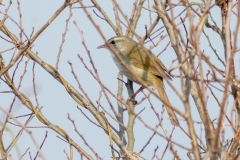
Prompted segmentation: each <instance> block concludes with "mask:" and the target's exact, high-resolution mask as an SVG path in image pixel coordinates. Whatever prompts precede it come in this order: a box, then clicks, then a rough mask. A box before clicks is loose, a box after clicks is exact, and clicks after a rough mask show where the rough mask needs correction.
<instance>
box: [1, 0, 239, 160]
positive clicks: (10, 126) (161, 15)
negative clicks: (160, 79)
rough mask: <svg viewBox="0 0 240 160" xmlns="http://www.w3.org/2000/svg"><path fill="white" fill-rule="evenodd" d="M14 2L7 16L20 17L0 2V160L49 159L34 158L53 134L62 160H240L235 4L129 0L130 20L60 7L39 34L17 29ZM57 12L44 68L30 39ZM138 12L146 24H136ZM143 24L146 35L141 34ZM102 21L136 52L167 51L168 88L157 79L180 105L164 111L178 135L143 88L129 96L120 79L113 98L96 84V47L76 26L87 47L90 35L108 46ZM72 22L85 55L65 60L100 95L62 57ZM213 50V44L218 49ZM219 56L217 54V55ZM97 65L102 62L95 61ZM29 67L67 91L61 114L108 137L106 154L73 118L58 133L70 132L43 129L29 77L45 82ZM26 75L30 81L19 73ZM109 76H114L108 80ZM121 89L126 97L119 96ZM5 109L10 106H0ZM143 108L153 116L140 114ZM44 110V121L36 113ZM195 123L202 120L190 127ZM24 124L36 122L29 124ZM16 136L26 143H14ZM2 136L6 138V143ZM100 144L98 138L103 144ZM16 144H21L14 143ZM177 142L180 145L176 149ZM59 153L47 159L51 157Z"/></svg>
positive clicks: (87, 8) (73, 5)
mask: <svg viewBox="0 0 240 160" xmlns="http://www.w3.org/2000/svg"><path fill="white" fill-rule="evenodd" d="M16 2H17V8H14V9H15V10H17V11H18V15H16V14H10V13H9V10H11V7H12V6H13V4H12V1H11V0H10V1H8V0H5V1H2V2H1V5H0V13H1V21H0V31H1V32H0V77H1V82H0V83H1V84H0V113H1V116H2V118H1V119H0V120H1V130H0V152H1V159H3V160H7V159H15V158H13V157H17V159H37V158H41V159H49V158H48V156H49V154H47V153H46V152H44V151H43V150H42V149H43V148H45V151H46V150H47V149H51V147H50V145H49V143H51V142H52V143H55V142H53V141H52V139H51V138H50V139H49V138H48V134H49V132H51V133H54V134H55V135H57V138H56V137H55V139H57V140H58V141H60V143H59V144H63V143H64V144H65V145H66V144H67V145H68V146H69V147H68V148H67V147H65V150H64V153H65V155H66V156H65V157H62V159H70V160H72V159H77V158H76V157H80V159H110V158H111V159H116V160H117V159H169V158H174V159H195V160H200V159H204V160H205V159H211V160H215V159H223V160H227V159H228V160H229V159H236V160H237V159H240V152H239V147H240V145H239V136H240V108H239V103H240V101H239V93H240V92H239V88H240V87H239V80H238V76H239V75H238V74H237V73H239V68H238V67H237V66H238V65H239V64H238V63H239V60H238V59H237V56H236V54H237V53H238V51H239V48H238V35H239V34H238V33H239V24H240V19H239V18H240V13H239V7H240V4H239V3H238V1H231V0H226V1H224V0H218V1H217V0H216V1H212V0H202V1H191V2H190V1H186V0H181V1H179V2H175V1H170V0H166V1H161V0H154V1H150V0H147V1H146V0H134V1H129V2H127V3H128V4H129V5H131V6H132V10H131V12H130V11H129V13H130V14H126V13H125V10H124V9H125V8H124V6H123V5H122V4H121V3H123V2H121V1H118V2H117V1H116V0H112V1H106V2H105V1H104V2H102V3H100V2H98V1H97V0H91V1H86V0H84V1H81V0H79V1H77V0H72V1H71V0H65V1H64V2H63V5H62V6H61V7H59V8H58V9H57V10H56V11H54V14H53V15H51V16H49V17H50V18H49V19H48V20H47V21H46V23H45V24H44V25H42V26H41V27H38V28H39V29H36V28H34V29H33V30H32V31H29V30H28V31H27V30H26V29H25V28H24V27H23V26H24V25H23V20H22V19H24V14H22V11H21V8H22V6H21V2H20V1H19V0H17V1H16ZM14 3H15V2H14ZM106 3H108V5H107V6H108V7H109V8H108V9H106V10H105V9H103V8H106ZM125 3H126V2H125ZM86 4H88V5H86ZM89 4H90V5H89ZM110 4H111V5H110ZM102 7H103V8H102ZM65 10H68V12H67V14H68V15H67V16H68V18H67V19H64V21H63V23H62V25H63V26H64V31H63V32H62V37H61V44H60V45H58V46H57V48H58V49H59V52H58V54H57V56H56V57H55V62H56V63H55V64H54V63H48V62H47V61H46V60H44V59H43V58H41V55H42V54H41V53H38V52H35V51H33V49H32V48H34V46H37V45H40V44H38V41H36V40H37V39H38V38H39V37H40V35H41V34H43V33H44V32H46V30H47V29H48V28H49V27H50V26H51V25H52V23H53V22H54V21H55V20H56V19H58V17H59V16H60V15H61V14H62V12H64V11H65ZM74 10H75V11H76V10H81V14H85V15H84V16H85V17H86V18H87V19H88V20H89V22H91V23H86V22H84V23H81V24H79V23H78V22H77V21H75V20H74V19H73V18H72V17H74V16H75V17H78V15H77V14H79V12H73V11H74ZM110 10H111V11H112V10H113V12H111V11H110ZM216 10H217V11H218V12H216ZM43 12H44V9H43ZM64 13H65V14H66V12H64ZM110 13H114V16H110ZM143 13H144V14H145V16H142V14H143ZM146 13H147V15H148V16H147V17H148V18H147V19H146ZM39 14H43V13H39ZM112 17H115V18H112ZM143 17H144V23H145V24H146V25H145V26H144V25H139V24H140V23H139V21H141V20H142V18H143ZM100 21H101V24H104V25H108V26H109V27H110V28H111V29H112V31H113V32H114V33H115V35H113V36H116V35H126V36H128V37H130V38H133V39H135V40H136V41H138V42H139V43H140V42H144V43H145V44H146V46H147V45H148V49H150V50H152V49H154V51H157V52H156V55H157V56H159V55H161V54H165V52H166V50H168V51H171V52H172V53H173V54H170V55H175V57H171V56H168V57H167V58H168V61H172V64H171V65H170V66H167V68H169V70H168V72H169V73H170V74H171V75H172V76H173V77H174V80H173V81H168V80H165V85H166V86H168V87H167V90H171V93H172V94H168V96H169V99H170V101H171V102H173V101H175V98H173V97H178V99H179V100H180V101H181V102H182V103H179V104H177V105H176V104H175V103H173V105H172V109H173V110H174V111H175V113H176V114H177V116H178V118H179V120H180V125H179V126H172V125H171V123H170V121H169V119H168V118H167V116H166V115H167V114H166V112H165V109H164V107H162V106H161V104H162V102H161V101H160V99H158V97H157V96H156V95H157V94H156V95H153V92H155V91H154V90H152V88H151V87H150V88H148V89H144V90H141V92H140V93H137V95H136V94H135V93H136V91H137V88H134V89H133V85H134V84H133V83H132V82H131V81H130V80H127V81H124V79H123V76H122V75H120V74H119V75H118V80H117V81H118V86H115V88H117V89H118V92H117V93H114V92H113V91H112V90H113V89H112V88H110V87H109V84H108V83H105V82H103V81H102V80H101V78H100V77H102V76H104V74H108V72H107V71H106V72H105V73H104V72H98V66H97V65H96V64H95V63H96V61H94V56H93V54H92V52H91V51H92V50H94V49H95V48H94V49H93V48H90V47H89V46H90V45H89V41H85V35H84V33H85V31H84V30H82V29H81V26H84V25H91V26H93V27H94V31H93V33H94V34H93V35H92V36H91V38H89V37H88V39H92V41H94V37H95V36H96V35H95V34H98V35H97V36H100V37H101V38H102V41H99V42H97V43H99V45H100V44H102V43H105V42H106V41H107V39H108V38H109V37H106V35H105V33H106V31H104V27H102V26H103V25H99V23H98V22H100ZM72 22H73V23H72ZM70 23H72V25H73V26H74V27H75V32H76V33H75V34H77V35H78V36H79V37H80V38H79V39H81V42H82V44H78V45H82V48H83V49H82V50H81V52H82V53H83V52H84V54H85V55H87V57H85V58H84V57H82V53H81V54H78V53H74V55H73V56H74V57H75V59H76V58H78V60H79V61H78V63H79V64H81V65H80V66H81V69H85V71H87V73H88V74H89V75H90V76H89V77H90V78H91V80H90V81H92V80H94V81H95V83H96V84H98V86H99V89H95V88H94V89H93V88H92V84H90V83H89V84H84V85H82V80H81V78H82V76H84V75H79V74H78V73H79V72H80V71H79V68H77V67H74V64H73V63H72V62H71V61H67V60H64V59H62V58H61V56H62V54H63V53H64V49H63V48H64V45H65V41H66V40H67V38H70V37H67V34H68V30H69V25H71V24H70ZM12 26H14V27H15V28H16V27H17V28H18V29H17V30H16V29H12V28H14V27H12ZM33 27H34V26H33ZM137 28H142V32H138V30H137ZM53 32H54V31H53ZM27 33H31V34H27ZM212 35H214V36H212ZM163 41H165V42H166V43H164V42H163ZM214 41H217V45H216V43H214ZM5 46H8V47H5ZM9 46H10V47H9ZM46 46H47V45H46ZM149 46H150V47H149ZM159 47H161V49H159ZM219 48H223V50H222V51H219V50H218V49H219ZM105 52H108V51H105ZM71 56H72V55H71ZM159 57H161V56H159ZM49 58H51V57H50V56H49ZM60 60H61V61H60ZM95 60H96V59H95ZM66 62H67V64H68V68H67V70H68V72H71V73H72V74H71V76H72V77H73V78H72V79H70V78H69V77H68V76H64V75H63V74H62V72H63V71H64V70H66V68H61V67H59V65H60V63H66ZM88 62H90V63H88ZM104 63H107V62H102V64H104ZM36 66H37V67H39V68H41V69H42V70H44V72H46V73H47V74H48V75H49V76H51V77H52V78H53V79H54V82H55V83H60V84H61V86H62V87H63V88H65V91H64V92H65V93H67V94H65V96H66V95H69V96H70V97H71V100H72V101H73V102H74V104H75V106H68V107H70V108H74V107H75V108H76V106H77V110H79V113H77V114H78V115H79V117H81V118H83V119H85V120H87V121H89V123H90V124H91V125H90V126H89V127H90V128H95V130H94V132H96V133H95V135H96V137H98V136H99V135H101V136H107V137H108V139H106V140H104V141H103V142H101V143H105V144H104V145H105V146H107V147H103V148H102V150H99V149H98V150H96V148H97V146H99V145H102V144H100V143H99V142H97V141H95V142H92V141H90V139H88V138H89V137H88V136H87V135H84V134H82V133H81V131H82V130H85V129H82V128H78V125H77V123H78V121H76V119H74V118H72V117H71V115H72V114H73V113H69V114H67V113H66V117H65V119H68V121H69V122H71V126H70V127H71V130H70V129H67V130H66V129H64V128H65V127H66V126H65V125H69V124H65V123H53V122H51V120H50V119H51V118H53V117H54V116H53V117H48V116H46V115H45V114H44V113H45V112H47V110H48V108H46V107H42V104H41V102H39V101H38V96H39V93H38V92H39V91H38V89H37V88H38V85H37V84H36V82H35V81H36V80H35V78H36V77H38V78H40V79H44V78H45V77H44V76H42V75H41V74H38V72H35V67H36ZM27 72H31V74H26V73H27ZM100 73H101V75H100ZM26 75H27V76H30V77H29V78H30V79H32V84H31V85H27V84H25V86H32V87H31V89H30V90H31V91H32V92H33V95H31V96H33V97H34V98H30V96H29V95H27V94H24V92H23V91H22V89H21V88H23V87H24V85H23V84H24V80H25V77H26ZM69 75H70V74H69ZM116 75H117V73H116V74H115V75H111V76H113V77H114V76H116ZM76 84H77V85H76ZM22 85H23V86H22ZM49 87H51V86H49V85H46V86H41V88H49ZM124 88H126V89H127V94H125V95H124V93H125V92H123V89H124ZM91 90H94V92H96V93H97V94H99V97H98V99H94V98H92V96H91V95H90V94H91ZM167 92H169V91H167ZM56 94H57V93H56ZM173 94H174V96H173ZM139 97H140V98H139ZM47 98H49V97H46V99H47ZM61 98H62V97H61ZM68 98H69V97H68ZM134 98H135V100H133V99H134ZM66 99H67V98H66ZM16 100H20V102H21V103H22V105H23V107H25V108H28V110H30V111H31V113H30V114H29V112H28V111H27V110H25V113H24V114H21V115H19V114H18V112H12V110H13V108H14V107H16V106H14V104H15V103H16ZM55 100H56V99H55ZM51 101H54V99H53V98H49V99H48V100H47V102H49V103H51ZM209 101H210V102H209ZM116 102H117V103H116ZM156 102H158V103H156ZM6 104H8V106H3V105H6ZM147 108H148V110H149V111H150V112H151V115H146V114H144V112H146V111H145V109H146V110H147ZM43 109H44V112H42V110H43ZM56 110H57V107H56ZM193 110H194V112H193ZM213 112H214V113H213ZM215 115H217V116H215ZM3 117H4V118H3ZM198 117H200V120H199V121H196V119H197V118H198ZM151 118H152V119H154V123H152V122H153V121H151V124H149V123H148V122H149V121H148V120H149V119H151ZM32 121H35V123H31V122H32ZM55 122H58V121H57V120H56V121H55ZM137 123H139V124H141V125H143V126H144V127H142V128H141V130H138V129H136V128H134V127H135V125H136V124H137ZM29 124H33V125H34V126H32V125H29ZM199 128H200V129H199ZM36 130H38V131H37V132H46V133H45V137H41V138H40V137H36V136H34V134H32V132H34V131H36ZM149 132H150V134H149ZM175 132H176V133H175ZM23 133H26V134H27V135H28V136H27V137H26V136H22V135H23ZM84 133H85V132H84ZM102 133H104V134H102ZM147 133H148V134H147ZM9 134H11V135H12V138H6V137H7V136H8V135H9ZM73 134H75V135H77V136H79V137H78V138H81V140H82V141H81V143H78V140H77V138H76V136H72V135H73ZM135 136H142V140H143V141H144V142H142V141H141V143H140V142H139V143H138V141H140V140H139V139H135ZM86 137H88V138H86ZM226 137H227V138H226ZM98 138H99V139H101V137H98ZM157 138H159V139H161V141H158V139H157ZM21 139H24V140H23V141H21ZM181 139H184V141H180V140H181ZM9 140H11V141H9ZM24 141H26V142H27V141H31V142H33V143H32V145H29V147H28V148H27V149H24V148H21V146H22V145H23V144H21V143H22V142H24ZM45 141H48V143H47V142H45ZM46 143H47V144H46ZM59 144H57V145H59ZM136 144H138V145H139V146H136ZM140 144H141V145H140ZM57 145H56V147H57ZM19 146H20V148H19ZM33 148H34V149H33ZM136 148H137V149H138V150H137V149H136ZM139 148H140V149H139ZM14 149H16V151H15V150H14ZM147 149H148V150H147ZM103 150H104V152H105V151H107V152H108V155H105V154H103ZM145 150H147V151H145ZM146 152H148V153H146ZM150 152H151V153H150ZM64 153H54V152H53V153H52V154H64ZM146 156H148V157H146Z"/></svg>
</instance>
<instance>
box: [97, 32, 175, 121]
mask: <svg viewBox="0 0 240 160" xmlns="http://www.w3.org/2000/svg"><path fill="white" fill-rule="evenodd" d="M107 43H108V44H109V45H110V46H112V47H111V48H113V49H114V50H115V51H116V53H117V54H119V56H120V57H121V58H122V60H123V61H124V62H125V63H126V64H127V65H128V66H129V67H130V68H131V69H132V71H133V72H134V73H135V74H136V76H138V77H139V78H141V79H142V80H143V81H144V82H145V83H147V84H148V85H150V86H154V87H155V88H156V89H157V91H158V94H159V96H160V97H161V98H162V99H163V100H164V101H165V102H167V103H169V105H170V101H169V99H168V97H167V95H166V92H165V89H164V84H163V77H164V78H168V79H169V80H171V76H170V75H169V74H168V73H167V69H166V67H165V66H164V65H163V63H162V62H161V61H160V59H158V57H157V56H155V55H154V54H153V53H152V52H151V51H150V50H147V49H146V48H143V46H142V45H140V44H139V43H137V42H135V41H134V40H132V39H131V38H129V37H126V36H116V37H113V38H111V39H109V40H108V42H107ZM98 48H106V49H108V50H109V51H110V52H111V55H112V58H113V60H114V62H115V63H116V65H117V67H118V69H119V70H120V73H121V74H123V75H124V76H126V77H127V78H128V79H130V80H131V81H133V82H136V83H138V81H137V79H136V78H135V77H134V76H133V74H132V73H131V72H130V71H129V70H128V69H126V68H125V67H124V66H123V65H122V63H121V61H120V60H119V59H118V58H117V57H116V55H115V54H114V53H113V52H112V50H111V49H109V48H108V47H107V44H104V45H101V46H99V47H98ZM145 51H148V53H149V55H150V56H151V58H152V59H153V60H154V62H155V64H156V65H157V66H158V68H159V69H161V70H162V73H159V72H158V70H157V68H156V67H155V65H154V63H153V62H152V61H151V60H150V58H149V56H148V55H147V54H146V53H145ZM163 74H164V75H163ZM166 110H167V112H168V115H169V118H170V120H171V123H172V124H173V125H179V121H178V119H177V117H176V115H175V113H174V112H173V110H172V109H170V108H169V107H166Z"/></svg>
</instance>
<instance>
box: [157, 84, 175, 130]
mask: <svg viewBox="0 0 240 160" xmlns="http://www.w3.org/2000/svg"><path fill="white" fill-rule="evenodd" d="M157 83H158V84H156V85H155V87H156V89H157V91H158V94H159V96H160V98H162V99H163V101H164V102H163V103H164V105H165V106H166V107H165V108H166V110H167V113H168V116H169V119H170V121H171V123H172V124H173V125H175V126H179V121H178V119H177V116H176V114H175V113H174V111H173V110H172V109H171V108H170V107H169V106H170V105H171V104H170V101H169V100H168V97H167V94H166V92H165V89H164V85H163V81H162V80H161V79H159V81H158V82H157Z"/></svg>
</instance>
